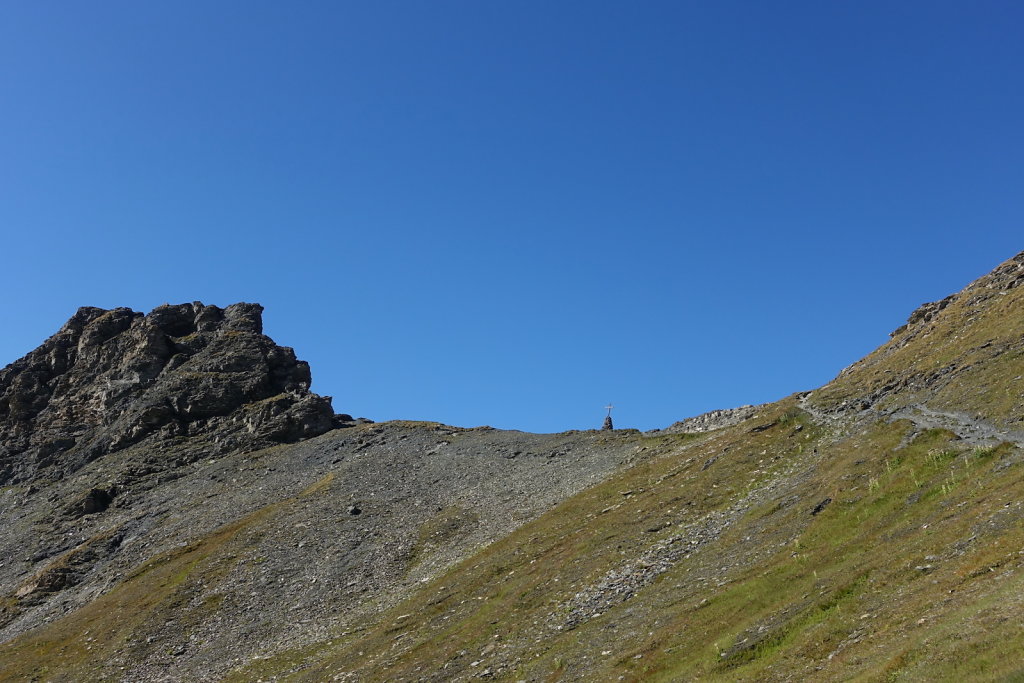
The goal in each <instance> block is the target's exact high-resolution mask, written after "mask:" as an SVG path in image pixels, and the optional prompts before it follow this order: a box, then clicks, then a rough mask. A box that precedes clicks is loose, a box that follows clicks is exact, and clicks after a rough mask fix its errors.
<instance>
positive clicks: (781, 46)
mask: <svg viewBox="0 0 1024 683" xmlns="http://www.w3.org/2000/svg"><path fill="white" fill-rule="evenodd" d="M1022 25H1024V5H1021V4H1020V3H1017V2H984V1H982V2H971V3H966V2H934V1H929V2H900V3H892V2H857V3H838V2H809V1H808V2H798V1H792V2H777V3H764V2H753V1H750V2H730V1H721V2H718V1H716V2H702V3H697V2H682V1H673V2H653V1H652V2H625V1H621V2H600V1H596V0H590V1H587V2H575V1H574V2H558V1H554V2H552V1H549V0H545V1H544V2H539V1H533V0H524V1H522V2H514V3H513V2H497V1H493V2H489V1H482V0H473V1H468V0H465V1H453V0H432V1H431V2H413V1H412V0H407V1H404V2H394V1H391V0H374V2H358V3H357V2H340V1H338V2H335V1H332V2H313V1H310V2H302V3H283V2H258V1H254V0H247V1H246V2H227V1H214V2H208V1H204V2H175V3H138V2H120V1H114V0H105V1H104V2H101V3H71V2H49V3H40V2H27V1H26V2H9V3H5V4H4V6H3V8H0V98H2V99H0V104H2V106H0V236H2V239H0V249H2V253H3V261H2V263H3V267H2V268H0V316H2V320H3V332H4V333H3V334H2V335H0V364H4V363H8V362H11V361H13V360H15V359H16V358H18V357H20V356H21V355H23V354H24V353H26V352H28V351H29V350H31V349H32V348H34V347H35V346H37V345H38V344H39V343H41V342H42V341H43V339H45V338H46V337H47V336H49V335H50V334H52V333H53V332H55V331H56V330H57V329H58V328H59V327H60V325H61V324H62V323H63V321H64V320H65V319H67V318H68V317H69V316H70V315H71V314H72V313H73V312H74V311H75V309H76V308H77V307H79V306H83V305H91V306H101V307H106V308H111V307H115V306H129V307H132V308H134V309H136V310H144V311H147V310H149V309H151V308H153V307H154V306H157V305H160V304H162V303H164V302H174V303H177V302H183V301H194V300H200V301H203V302H205V303H214V304H218V305H222V306H223V305H227V304H229V303H232V302H235V301H257V302H260V303H262V304H263V305H264V306H266V308H267V310H266V313H265V327H266V332H267V333H268V334H270V335H271V336H272V337H274V339H275V340H276V341H278V343H281V344H284V345H289V346H293V347H295V349H296V351H297V353H298V355H299V357H300V358H304V359H306V360H308V361H309V362H310V363H311V365H312V368H313V377H314V389H315V390H317V391H318V392H320V393H324V394H328V395H332V396H333V397H334V405H335V409H336V410H337V411H339V412H349V413H353V414H356V415H365V416H367V417H371V418H373V419H378V420H382V419H391V418H407V419H432V420H439V421H444V422H448V423H451V424H457V425H464V426H474V425H481V424H490V425H494V426H497V427H505V428H513V429H524V430H530V431H560V430H564V429H575V428H591V427H597V426H599V425H600V423H601V419H602V417H603V413H604V411H603V409H602V406H604V405H605V404H606V403H607V402H609V401H611V402H613V403H614V404H615V405H616V406H617V408H616V412H615V418H616V423H617V425H618V426H621V427H637V428H640V429H650V428H654V427H661V426H665V425H667V424H669V423H671V422H673V421H675V420H677V419H681V418H683V417H686V416H689V415H693V414H697V413H700V412H703V411H706V410H710V409H714V408H721V407H728V406H733V405H739V404H742V403H755V402H762V401H769V400H774V399H777V398H780V397H782V396H785V395H787V394H789V393H792V392H794V391H799V390H804V389H809V388H813V387H815V386H818V385H820V384H823V383H824V382H826V381H828V380H829V379H831V378H832V377H833V376H835V374H836V373H837V372H838V371H839V370H840V369H841V368H842V367H844V366H845V365H847V364H849V363H851V362H853V361H854V360H856V359H857V358H859V357H861V356H863V355H864V354H865V353H867V352H869V351H870V350H871V349H873V348H874V347H876V346H877V345H879V344H880V343H882V342H884V341H885V339H886V338H887V333H888V332H889V331H890V330H892V329H894V328H896V327H898V326H899V325H900V324H902V322H903V321H904V320H905V318H906V316H907V315H908V314H909V313H910V311H911V310H912V309H913V308H915V307H916V306H917V305H919V304H920V303H922V302H924V301H929V300H934V299H939V298H941V297H943V296H945V295H947V294H949V293H951V292H953V291H956V290H959V289H960V288H962V287H963V286H964V285H965V284H967V283H968V282H969V281H970V280H972V279H974V278H976V277H978V276H980V275H982V274H984V273H986V272H987V271H989V270H990V269H991V268H993V267H994V266H996V265H997V264H998V263H999V262H1001V261H1003V260H1005V259H1007V258H1009V257H1011V256H1013V255H1014V254H1016V253H1017V252H1019V251H1021V250H1022V249H1024V239H1022V236H1024V231H1022V228H1024V223H1022V217H1024V192H1022V188H1024V182H1022V181H1024V132H1022V130H1024V127H1022V125H1021V121H1024V79H1022V78H1021V74H1022V73H1024V41H1021V40H1020V27H1021V26H1022Z"/></svg>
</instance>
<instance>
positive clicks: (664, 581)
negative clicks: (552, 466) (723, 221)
mask: <svg viewBox="0 0 1024 683" xmlns="http://www.w3.org/2000/svg"><path fill="white" fill-rule="evenodd" d="M1022 297H1024V287H1016V288H1014V289H1009V290H1007V289H1004V288H1003V287H1002V283H1001V282H999V281H997V280H995V281H994V280H993V279H991V278H989V279H982V280H981V281H979V282H978V283H975V284H974V286H973V287H972V288H970V289H968V290H967V291H966V292H965V293H962V294H961V295H959V296H958V297H957V298H956V299H955V300H954V301H953V302H952V303H951V305H950V306H949V307H948V308H947V309H946V310H944V311H942V313H941V314H940V315H938V316H937V317H936V318H935V319H934V320H930V321H925V322H922V323H919V324H917V325H915V326H911V327H910V328H908V329H907V330H905V331H904V332H903V333H902V334H899V335H897V336H896V337H895V338H894V339H893V340H892V341H891V342H890V343H889V344H887V345H886V346H884V347H882V348H881V349H879V350H878V351H876V352H875V353H874V354H872V355H871V356H869V357H868V358H866V359H865V360H864V361H862V362H861V363H859V364H857V365H856V366H854V367H853V368H851V369H850V370H849V371H848V372H845V373H844V374H843V375H841V376H840V377H839V378H837V380H836V381H834V382H833V383H831V384H830V385H828V386H827V387H825V388H823V389H822V390H819V391H818V392H816V393H815V395H814V396H813V398H812V400H813V402H814V403H816V404H817V405H819V406H825V407H836V406H838V405H840V404H841V403H842V402H843V401H847V402H851V403H856V402H858V401H859V400H861V399H863V398H865V397H868V398H869V399H870V401H871V402H872V403H876V404H880V405H879V407H883V408H884V407H889V408H892V407H898V406H900V405H906V404H909V403H912V402H916V401H921V402H927V403H928V404H929V405H931V406H932V407H933V408H937V409H945V410H957V411H963V412H969V413H971V414H973V415H976V416H977V415H980V416H983V417H985V418H986V419H988V420H990V421H992V422H995V423H997V424H1002V425H1005V426H1011V427H1017V426H1019V424H1020V422H1021V420H1022V419H1024V408H1022V403H1021V384H1020V380H1019V377H1020V376H1021V375H1024V357H1022V353H1021V323H1020V320H1021V315H1020V314H1021V311H1022V310H1024V302H1022ZM773 422H777V424H775V426H773V427H771V428H770V429H767V430H764V431H750V430H751V427H752V426H754V425H753V424H752V423H751V422H748V423H745V424H743V425H740V426H738V427H736V428H732V429H729V430H724V431H723V432H719V433H717V434H712V435H709V436H707V437H705V438H703V439H701V440H699V441H697V442H691V443H685V444H680V445H679V446H678V448H677V449H676V450H675V452H674V453H673V454H672V455H669V456H668V457H665V458H662V459H660V460H658V461H656V462H653V463H645V464H643V465H640V466H638V467H635V468H633V469H631V470H629V471H627V472H625V473H622V474H621V475H619V476H617V477H615V478H613V479H612V480H610V481H608V482H606V483H605V484H602V485H600V486H597V487H594V488H592V489H590V490H588V491H586V492H584V493H583V494H581V495H579V496H576V497H575V498H573V499H571V500H569V501H566V502H565V503H564V504H562V505H561V506H559V507H558V508H556V509H555V510H552V511H551V512H550V513H549V514H547V515H545V516H544V517H542V518H541V519H539V520H537V521H536V522H534V523H532V524H530V525H528V526H526V527H524V528H522V529H520V530H519V531H517V532H516V533H515V534H513V535H512V536H511V537H509V538H507V539H505V540H503V541H502V542H500V543H497V544H494V545H493V546H491V547H490V548H488V549H486V550H485V551H484V552H482V553H480V554H479V555H477V556H475V557H473V558H471V559H469V560H467V561H466V562H464V563H463V564H462V565H460V566H458V567H456V568H455V569H453V570H452V571H451V572H450V573H449V574H448V575H447V576H444V577H441V578H440V579H438V580H437V581H435V582H434V583H432V584H430V585H428V586H426V587H425V588H424V589H423V590H422V591H421V592H420V593H419V594H418V595H417V596H415V597H413V598H412V599H410V600H408V601H407V602H405V603H404V604H401V605H399V606H398V607H397V608H396V609H395V610H393V611H392V612H390V613H388V614H386V615H385V618H384V619H383V620H381V621H380V622H378V623H376V624H371V625H367V629H366V630H365V631H359V632H355V633H348V634H338V637H337V638H336V639H334V640H332V641H330V643H329V646H328V647H325V648H324V649H321V650H318V651H317V652H316V653H315V654H313V653H304V652H301V651H295V652H291V653H288V654H287V656H286V657H285V658H284V660H282V661H285V660H286V661H287V667H282V666H281V662H277V661H275V660H269V661H265V662H262V663H261V664H260V665H259V666H256V667H253V668H250V669H245V670H243V671H241V672H239V675H238V680H246V679H248V678H250V677H253V676H258V675H275V674H281V673H283V672H285V671H287V672H289V676H288V677H289V678H294V679H296V680H321V679H323V678H326V677H328V676H333V675H339V676H340V677H341V678H342V679H348V678H351V679H352V680H357V679H358V680H364V679H365V680H400V679H415V678H419V677H421V676H422V677H427V678H432V679H436V680H445V679H453V678H461V677H473V676H476V675H479V674H480V673H483V672H489V673H490V674H493V675H496V676H498V677H500V678H505V677H509V678H512V679H529V680H562V679H566V680H572V679H587V680H620V677H624V678H621V680H680V679H692V678H706V679H712V680H714V679H729V680H772V679H778V680H781V679H788V678H793V679H801V678H806V677H814V678H820V679H844V680H845V679H849V678H851V677H854V678H861V679H864V680H904V679H906V680H936V679H949V678H955V677H967V678H969V679H999V678H1002V677H1013V678H1016V677H1019V676H1024V665H1022V664H1021V663H1020V660H1019V657H1018V656H1017V654H1018V653H1019V652H1021V651H1024V626H1022V624H1021V622H1020V619H1019V613H1020V609H1021V607H1022V606H1024V605H1022V602H1024V598H1022V596H1024V574H1022V573H1021V571H1020V569H1021V566H1022V563H1024V526H1022V524H1021V518H1022V515H1024V511H1022V505H1021V501H1022V499H1024V495H1022V494H1024V481H1022V477H1024V470H1022V468H1021V466H1020V464H1019V462H1020V459H1021V454H1020V453H1019V451H1018V449H1016V448H1015V447H1014V446H1012V445H1011V444H1005V445H1002V446H998V447H996V448H990V449H984V450H978V449H974V448H970V447H968V446H966V445H963V444H962V443H958V440H957V439H956V437H955V435H953V434H952V433H949V432H943V431H940V430H931V431H924V432H921V431H919V430H918V429H916V428H914V426H913V425H912V424H910V423H909V422H906V421H897V422H893V423H889V422H885V421H881V420H879V421H877V422H874V423H862V424H858V425H855V426H853V425H847V426H846V427H840V428H838V429H837V428H835V427H834V426H826V425H822V424H815V423H814V422H813V420H812V418H811V417H810V415H808V414H806V413H802V412H800V411H798V410H797V409H796V408H795V402H794V401H793V400H787V401H783V402H780V403H779V404H777V405H776V406H774V407H773V408H772V409H771V410H769V411H768V412H767V414H762V416H761V418H759V420H758V423H759V424H771V423H773ZM798 425H799V426H802V429H801V430H800V431H797V426H798ZM712 458H714V460H713V461H711V464H710V465H709V466H707V467H706V468H705V463H708V461H709V460H711V459H712ZM772 481H776V482H777V483H776V484H774V485H772V484H770V482H772ZM623 491H633V492H634V493H632V494H630V495H626V496H624V495H623V494H622V492H623ZM750 491H755V492H756V493H755V494H754V495H753V496H752V497H749V492H750ZM758 491H759V492H758ZM745 496H748V497H749V500H748V501H747V502H748V503H750V505H749V509H744V510H742V514H740V515H739V516H738V518H736V519H735V520H734V521H733V523H732V524H731V525H730V526H728V527H727V528H726V529H725V530H724V532H723V533H721V534H720V535H718V536H717V537H716V538H714V540H713V541H712V542H710V543H708V544H707V545H704V546H702V547H701V548H700V550H699V551H698V552H694V553H693V554H691V555H689V556H686V557H683V558H682V559H680V560H679V561H678V562H676V563H675V565H674V566H673V567H672V569H670V570H669V571H668V572H665V573H664V574H661V575H660V576H659V577H658V578H657V579H656V580H655V581H654V582H653V583H652V584H650V585H648V586H646V587H645V588H643V589H642V590H640V591H639V593H638V594H637V595H635V596H634V597H632V598H631V599H630V600H628V601H626V602H624V603H621V604H618V605H615V606H612V607H611V608H610V609H607V610H605V611H604V612H603V613H601V614H600V616H597V617H595V618H592V619H590V620H587V621H585V622H584V623H582V624H581V625H580V626H578V627H577V628H575V629H572V630H565V629H564V628H563V629H562V630H558V629H557V625H558V624H559V622H560V621H564V619H563V617H564V615H565V614H566V613H567V612H568V610H569V609H570V606H571V605H572V604H573V596H574V595H575V594H577V593H578V592H580V591H583V592H586V591H587V590H588V587H589V589H590V590H591V591H592V590H593V586H595V585H599V584H600V583H601V579H602V577H604V576H605V575H606V574H607V573H608V572H610V571H612V570H615V569H617V568H621V567H626V566H630V563H631V560H630V558H637V557H641V556H642V555H643V553H644V550H645V549H646V548H649V547H652V546H654V545H655V544H656V543H657V541H658V540H659V539H661V538H666V537H669V536H671V535H672V534H673V533H677V534H678V530H679V529H680V528H685V527H686V526H687V525H690V524H693V523H694V522H696V521H699V520H700V519H701V518H702V516H704V515H707V514H709V513H712V512H714V511H716V510H718V511H728V510H730V507H731V506H733V505H734V504H735V501H737V500H741V499H743V498H744V497H745ZM827 498H831V499H832V502H831V504H829V505H827V506H826V507H824V509H823V510H822V511H821V512H820V513H819V514H816V515H812V514H811V511H812V510H813V508H814V507H815V505H816V504H817V503H819V502H822V501H824V500H825V499H827ZM665 524H671V525H672V526H664V525H665ZM655 529H658V530H657V531H654V530H655ZM633 566H635V564H634V565H633ZM553 627H554V628H553Z"/></svg>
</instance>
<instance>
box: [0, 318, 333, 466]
mask: <svg viewBox="0 0 1024 683" xmlns="http://www.w3.org/2000/svg"><path fill="white" fill-rule="evenodd" d="M262 311H263V308H262V306H260V305H259V304H248V303H239V304H233V305H231V306H228V307H227V308H224V309H221V308H218V307H217V306H205V305H203V304H201V303H199V302H195V303H191V304H179V305H174V306H172V305H164V306H160V307H158V308H156V309H154V310H153V311H151V312H150V313H149V314H148V315H143V314H142V313H137V312H135V311H132V310H130V309H127V308H115V309H113V310H103V309H100V308H92V307H84V308H81V309H79V310H78V312H77V313H75V314H74V315H73V316H72V317H71V319H70V320H68V322H67V323H65V325H64V326H63V327H62V328H61V329H60V330H59V331H58V332H57V334H55V335H54V336H52V337H50V339H48V340H46V342H44V343H43V345H42V346H40V347H39V348H38V349H36V350H35V351H32V352H31V353H29V354H28V355H27V356H25V357H24V358H21V359H19V360H17V361H15V362H14V363H12V364H11V365H9V366H7V367H6V368H4V369H3V370H0V484H4V483H7V482H11V483H17V482H19V481H26V480H28V479H32V478H36V477H43V478H47V479H60V478H63V477H65V476H67V475H68V474H70V473H72V472H75V471H76V470H78V469H79V468H81V467H82V466H83V465H84V464H85V463H87V462H90V461H91V460H94V459H95V458H97V457H99V456H101V455H103V454H105V453H110V452H113V451H116V450H119V449H122V448H125V447H127V446H130V445H132V444H136V443H140V442H143V441H154V442H162V441H167V440H169V439H174V438H175V437H182V436H190V437H192V436H197V435H202V436H204V437H206V440H205V441H204V443H202V444H201V449H200V450H202V453H198V452H197V453H196V457H203V456H205V455H208V454H218V453H223V452H228V451H234V450H253V449H256V448H262V447H265V446H267V445H270V444H272V443H290V442H294V441H298V440H300V439H304V438H309V437H311V436H316V435H319V434H323V433H324V432H327V431H329V430H331V429H333V428H334V411H333V410H332V408H331V402H330V399H329V398H327V397H323V396H318V395H317V394H314V393H312V392H310V391H309V385H310V372H309V366H308V365H307V364H306V363H305V362H304V361H300V360H297V359H296V357H295V352H294V351H293V350H292V349H290V348H287V347H281V346H278V345H276V344H275V343H274V342H273V341H272V340H271V339H270V338H269V337H266V336H264V335H263V333H262V330H263V323H262Z"/></svg>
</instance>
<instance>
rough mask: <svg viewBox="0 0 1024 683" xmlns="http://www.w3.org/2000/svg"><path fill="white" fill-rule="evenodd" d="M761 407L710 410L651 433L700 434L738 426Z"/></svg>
mask: <svg viewBox="0 0 1024 683" xmlns="http://www.w3.org/2000/svg"><path fill="white" fill-rule="evenodd" d="M761 407H762V406H751V405H746V406H740V407H738V408H723V409H721V410H711V411H709V412H706V413H702V414H700V415H697V416H695V417H688V418H686V419H685V420H680V421H679V422H673V423H672V424H671V425H669V426H668V427H666V428H665V429H661V430H654V431H652V432H651V433H652V434H657V433H662V434H700V433H703V432H709V431H711V430H712V429H722V428H723V427H732V426H733V425H736V424H739V423H740V422H743V421H744V420H749V419H750V418H752V417H754V416H755V415H757V411H758V409H760V408H761Z"/></svg>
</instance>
